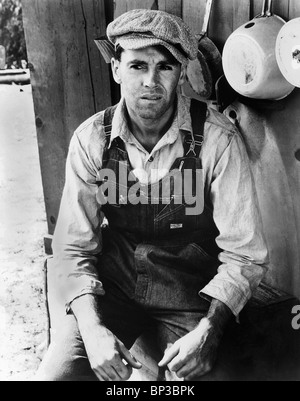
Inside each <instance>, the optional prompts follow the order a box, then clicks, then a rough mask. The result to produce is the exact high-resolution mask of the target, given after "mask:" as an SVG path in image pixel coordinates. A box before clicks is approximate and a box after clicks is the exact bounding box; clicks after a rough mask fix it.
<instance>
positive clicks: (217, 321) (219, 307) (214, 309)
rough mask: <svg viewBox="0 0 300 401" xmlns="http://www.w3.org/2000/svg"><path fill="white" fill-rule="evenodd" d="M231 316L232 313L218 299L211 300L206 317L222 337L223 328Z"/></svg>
mask: <svg viewBox="0 0 300 401" xmlns="http://www.w3.org/2000/svg"><path fill="white" fill-rule="evenodd" d="M232 316H233V313H232V312H231V310H230V309H229V307H228V306H227V305H225V304H224V303H223V302H221V301H219V300H218V299H214V298H213V299H212V301H211V304H210V308H209V310H208V313H207V316H206V317H207V319H208V320H209V321H210V323H211V325H212V326H213V327H214V329H215V330H216V332H217V333H218V334H219V335H220V336H222V335H223V332H224V330H225V327H226V325H227V323H228V321H229V320H230V318H231V317H232Z"/></svg>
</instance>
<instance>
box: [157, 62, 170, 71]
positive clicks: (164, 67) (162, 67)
mask: <svg viewBox="0 0 300 401" xmlns="http://www.w3.org/2000/svg"><path fill="white" fill-rule="evenodd" d="M159 69H160V70H161V71H172V70H173V67H172V66H171V65H170V64H161V65H160V66H159Z"/></svg>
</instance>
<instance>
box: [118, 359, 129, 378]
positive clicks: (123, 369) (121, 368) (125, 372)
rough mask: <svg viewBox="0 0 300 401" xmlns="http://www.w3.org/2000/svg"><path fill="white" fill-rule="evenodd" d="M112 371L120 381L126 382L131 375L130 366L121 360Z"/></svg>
mask: <svg viewBox="0 0 300 401" xmlns="http://www.w3.org/2000/svg"><path fill="white" fill-rule="evenodd" d="M114 369H115V371H116V372H117V374H118V376H119V378H120V379H121V380H122V381H124V380H128V379H129V378H130V376H131V375H132V366H130V365H129V364H128V365H127V364H125V363H123V361H121V360H120V361H119V362H118V363H116V364H115V365H114Z"/></svg>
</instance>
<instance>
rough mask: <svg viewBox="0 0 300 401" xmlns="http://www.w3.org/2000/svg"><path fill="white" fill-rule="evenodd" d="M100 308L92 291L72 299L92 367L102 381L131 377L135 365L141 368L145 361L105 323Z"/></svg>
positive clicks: (121, 379)
mask: <svg viewBox="0 0 300 401" xmlns="http://www.w3.org/2000/svg"><path fill="white" fill-rule="evenodd" d="M97 309H98V308H97V304H96V299H95V297H94V296H92V295H84V296H82V297H80V298H77V299H76V300H74V301H73V302H72V310H73V313H74V315H75V317H76V319H77V323H78V327H79V331H80V334H81V336H82V340H83V342H84V346H85V349H86V353H87V356H88V359H89V362H90V365H91V368H92V369H93V371H94V373H95V375H96V376H97V378H98V379H99V380H100V381H124V380H128V379H129V377H130V376H131V374H132V368H135V369H140V368H141V367H142V365H141V364H140V362H138V361H137V360H136V359H135V358H134V357H133V355H131V353H130V352H129V351H128V349H127V348H126V347H125V345H124V344H123V343H122V342H121V341H120V340H119V339H118V338H117V337H116V336H115V335H114V334H113V333H112V332H111V331H110V330H108V329H107V328H106V327H105V326H104V325H103V324H102V322H101V316H100V314H99V311H98V310H97Z"/></svg>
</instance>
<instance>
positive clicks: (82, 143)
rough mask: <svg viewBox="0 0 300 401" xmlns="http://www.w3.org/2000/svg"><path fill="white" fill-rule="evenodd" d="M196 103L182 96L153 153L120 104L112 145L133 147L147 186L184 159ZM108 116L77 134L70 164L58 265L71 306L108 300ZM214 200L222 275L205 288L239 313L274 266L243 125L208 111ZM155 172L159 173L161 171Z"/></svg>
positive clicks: (208, 169) (205, 151)
mask: <svg viewBox="0 0 300 401" xmlns="http://www.w3.org/2000/svg"><path fill="white" fill-rule="evenodd" d="M189 105H190V100H189V99H187V98H185V97H182V96H181V95H179V97H178V104H177V112H176V114H175V117H174V120H173V123H172V125H171V127H170V128H169V130H168V131H167V132H166V134H165V135H164V136H163V137H162V138H161V139H160V141H159V142H158V143H157V144H156V146H155V147H154V148H153V150H152V151H151V153H148V152H147V151H146V150H145V149H144V147H143V146H142V145H141V144H140V143H139V142H138V141H137V139H136V138H135V137H134V136H133V134H132V133H131V132H130V129H129V128H128V124H127V121H126V117H125V115H126V114H125V112H124V111H125V107H126V106H125V101H124V99H122V100H121V101H120V103H119V104H118V106H117V108H116V111H115V114H114V117H113V121H112V132H111V141H112V140H113V139H114V138H116V137H117V136H120V138H121V139H122V140H123V141H124V142H125V147H126V150H127V152H128V156H129V160H130V163H131V166H132V168H133V170H134V173H135V175H136V176H137V177H138V178H139V179H140V181H142V182H143V183H146V182H147V183H150V184H151V183H153V182H155V181H157V180H159V179H161V178H162V177H163V176H164V175H166V174H167V172H168V171H169V169H170V168H171V166H172V164H173V162H174V160H175V159H176V158H178V157H182V156H183V153H184V151H183V139H184V136H185V134H186V132H187V131H190V132H192V125H191V116H190V111H189ZM103 116H104V113H103V112H100V113H98V114H96V115H95V116H93V117H91V118H90V119H88V120H87V121H86V122H84V123H83V124H82V125H81V126H80V127H79V128H78V129H77V130H76V131H75V133H74V135H73V137H72V139H71V143H70V147H69V153H68V158H67V163H66V182H65V188H64V191H63V196H62V200H61V206H60V212H59V217H58V221H57V225H56V229H55V234H54V238H53V244H52V247H53V254H54V257H53V260H52V263H54V265H55V268H56V269H57V271H58V276H59V282H60V286H61V290H62V291H63V293H64V298H65V301H66V305H67V308H68V307H69V306H70V304H71V302H72V301H73V300H74V299H76V298H78V297H80V296H82V295H84V294H98V295H103V294H104V291H105V288H104V289H103V286H102V283H101V282H100V281H99V278H98V274H97V268H96V263H97V255H98V254H99V253H100V252H101V250H102V238H101V223H102V213H100V206H99V203H98V201H97V192H98V185H97V183H96V179H97V174H98V172H99V171H100V170H101V167H102V156H103V150H104V147H105V143H106V140H105V133H104V128H103ZM200 157H201V159H202V166H203V174H204V181H205V191H207V193H206V196H209V197H210V199H211V203H212V205H213V218H214V221H215V224H216V226H217V228H218V230H219V235H218V237H217V238H216V242H217V245H218V246H219V248H220V249H221V250H222V251H221V252H220V254H219V260H220V262H221V264H220V266H219V268H218V272H217V274H216V275H215V277H214V278H213V279H212V280H211V281H210V282H209V283H208V284H207V285H206V286H205V287H204V288H202V289H201V288H199V296H203V297H206V298H208V299H210V298H209V297H212V298H215V299H218V300H220V301H222V302H223V303H225V304H226V305H227V306H228V307H229V308H230V309H231V311H232V312H233V314H234V315H236V316H238V314H239V313H240V311H241V310H242V309H243V307H244V306H245V304H246V303H247V301H248V300H249V299H250V297H251V295H252V293H253V290H254V289H256V287H257V286H258V284H259V283H260V281H261V280H262V278H263V276H264V274H265V272H266V267H267V248H266V244H265V240H264V236H263V229H262V221H261V216H260V212H259V208H258V201H257V196H256V192H255V186H254V183H253V178H252V175H251V170H250V165H249V160H248V156H247V152H246V149H245V146H244V143H243V140H242V137H241V135H240V133H239V132H238V130H237V129H236V127H235V126H234V125H233V124H232V123H231V122H230V121H229V120H228V119H227V118H226V117H225V116H223V115H222V114H220V113H218V112H216V111H215V110H214V109H213V108H208V112H207V119H206V123H205V127H204V142H203V146H202V150H201V153H200ZM153 171H154V172H155V173H154V174H153Z"/></svg>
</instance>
